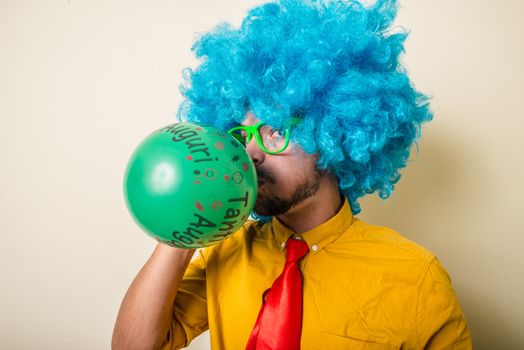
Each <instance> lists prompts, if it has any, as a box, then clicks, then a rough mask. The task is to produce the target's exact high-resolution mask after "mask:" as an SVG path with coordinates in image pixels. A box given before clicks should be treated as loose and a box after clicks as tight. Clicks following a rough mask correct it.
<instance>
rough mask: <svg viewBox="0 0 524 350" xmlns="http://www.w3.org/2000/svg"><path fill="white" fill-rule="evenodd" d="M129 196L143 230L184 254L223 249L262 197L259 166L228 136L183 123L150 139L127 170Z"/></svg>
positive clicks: (211, 128) (141, 147) (135, 216)
mask: <svg viewBox="0 0 524 350" xmlns="http://www.w3.org/2000/svg"><path fill="white" fill-rule="evenodd" d="M124 193H125V198H126V204H127V207H128V209H129V211H130V213H131V215H132V216H133V218H134V219H135V221H136V222H137V223H138V224H139V225H140V227H141V228H142V229H143V230H144V231H145V232H146V233H148V234H149V235H151V236H152V237H154V238H155V239H156V240H158V241H159V242H162V243H165V244H168V245H170V246H176V247H181V248H198V247H205V246H210V245H213V244H215V243H218V242H220V241H222V240H224V239H225V238H227V237H228V236H229V235H231V234H232V233H233V232H235V231H237V230H238V229H239V228H240V227H241V226H242V225H243V224H244V222H245V221H246V220H247V219H248V217H249V215H250V213H251V211H252V210H253V206H254V205H255V200H256V195H257V175H256V171H255V166H254V164H253V162H252V160H251V158H250V157H249V155H248V154H247V152H246V150H245V148H244V147H243V146H242V145H241V144H240V143H239V142H238V141H237V140H236V139H235V138H234V137H232V136H231V135H229V134H228V133H226V132H224V131H222V130H220V129H218V128H215V127H211V126H207V125H199V124H194V123H189V122H181V123H176V124H171V125H168V126H166V127H164V128H161V129H159V130H157V131H155V132H153V133H152V134H151V135H149V136H148V137H147V138H146V139H145V140H144V141H142V143H141V144H140V145H139V146H138V147H137V149H136V150H135V152H134V153H133V155H132V156H131V159H130V160H129V163H128V165H127V169H126V173H125V180H124Z"/></svg>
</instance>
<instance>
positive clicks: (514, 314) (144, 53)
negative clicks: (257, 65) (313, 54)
mask: <svg viewBox="0 0 524 350" xmlns="http://www.w3.org/2000/svg"><path fill="white" fill-rule="evenodd" d="M256 3H258V2H257V1H254V0H252V1H244V0H227V1H226V0H221V1H212V0H192V1H175V0H172V1H167V0H164V1H160V0H155V1H147V2H146V1H136V0H128V1H123V0H122V1H119V0H106V1H102V0H90V1H87V0H83V1H80V0H70V1H67V0H63V1H57V0H56V1H55V0H40V1H36V0H26V1H15V0H11V1H8V0H0V348H1V349H36V348H38V349H55V350H58V349H86V350H87V349H107V348H109V346H110V339H111V332H112V328H113V324H114V321H115V317H116V313H117V310H118V307H119V305H120V301H121V299H122V297H123V295H124V293H125V291H126V289H127V287H128V285H129V283H130V282H131V280H132V278H133V277H134V275H135V274H136V273H137V271H138V269H139V268H140V267H141V266H142V264H143V263H144V262H145V260H146V259H147V257H148V256H149V254H150V252H151V250H152V248H153V246H154V244H155V243H154V241H153V240H152V239H150V238H149V237H147V236H146V235H145V234H143V233H142V232H141V231H140V229H139V228H138V227H137V226H136V225H135V224H134V222H133V221H132V219H131V217H130V216H129V214H128V212H127V210H126V208H125V204H124V200H123V190H122V181H123V173H124V169H125V166H126V163H127V160H128V159H129V156H130V154H131V153H132V151H133V150H134V148H135V147H136V146H137V144H138V143H139V142H140V140H141V139H142V138H143V137H145V136H146V135H147V134H149V133H150V132H151V131H153V130H155V129H157V128H159V127H160V126H164V125H166V124H169V123H171V122H172V121H173V120H174V113H175V111H176V109H177V106H178V104H179V102H180V100H181V97H180V94H179V92H178V85H179V84H180V83H181V81H182V80H181V70H182V68H183V67H185V66H188V65H194V64H195V60H194V58H193V56H192V53H191V51H190V47H191V43H192V40H193V38H194V33H195V32H198V31H206V30H209V29H210V28H212V27H213V26H214V25H215V24H217V23H218V22H220V21H224V20H227V21H232V22H233V23H235V24H238V23H239V22H240V19H241V18H242V16H243V15H244V13H245V11H246V9H247V8H249V7H251V6H252V5H254V4H256ZM523 10H524V3H523V2H521V1H518V0H514V1H510V0H506V1H499V2H493V1H487V0H476V1H474V0H463V1H451V0H438V1H437V0H428V1H421V0H418V1H415V0H405V1H403V2H402V8H401V10H400V15H399V19H398V21H397V22H398V23H399V24H400V25H402V26H404V27H407V28H408V29H410V30H411V31H412V33H411V35H410V37H409V39H408V41H407V44H406V48H407V54H406V56H405V59H404V61H405V63H406V66H407V68H408V70H409V72H410V73H411V76H412V78H413V80H414V82H415V83H416V86H417V88H419V89H421V90H422V91H424V92H426V93H429V94H430V95H432V96H433V104H432V106H433V110H434V112H435V120H434V121H433V122H432V123H431V124H428V125H427V127H426V128H425V129H424V132H423V139H422V141H421V142H420V151H419V152H418V154H417V153H416V152H414V153H413V155H412V161H411V162H410V163H411V164H410V165H409V168H408V169H406V170H405V171H404V172H403V174H404V176H403V178H402V180H401V181H400V183H399V185H398V187H397V190H396V192H395V193H394V194H393V196H392V198H391V199H389V200H388V201H386V202H383V201H381V200H379V199H377V198H376V197H370V198H367V199H366V200H364V201H363V214H361V215H360V218H361V219H364V220H366V221H369V222H372V223H376V224H381V225H386V226H390V227H393V228H395V229H397V230H398V231H400V232H401V233H403V234H404V235H405V236H407V237H409V238H411V239H413V240H415V241H417V242H419V243H421V244H423V245H424V246H426V247H427V248H429V249H430V250H432V251H433V252H434V253H435V254H436V255H437V256H439V258H440V260H441V261H442V263H443V265H444V266H445V267H446V268H447V270H448V271H449V273H450V275H451V277H452V279H453V281H454V285H455V288H456V290H457V293H458V296H459V300H460V303H461V305H462V307H463V309H464V312H465V314H466V318H467V320H468V322H469V325H470V328H471V330H472V333H473V337H474V341H475V345H476V348H477V349H517V348H524V335H523V334H522V331H521V330H522V324H524V303H523V301H522V295H524V278H523V276H524V274H523V269H524V254H522V253H521V251H522V247H523V246H524V238H523V237H524V224H523V222H522V198H523V197H524V190H523V187H524V186H523V184H522V182H523V179H524V157H523V156H522V150H523V149H524V141H522V139H523V138H522V134H523V131H524V121H523V120H524V118H523V112H522V107H523V105H522V104H523V102H522V101H523V100H524V89H523V87H522V82H523V81H524V73H523V69H522V66H521V64H522V62H524V57H523V56H524V47H523V46H524V44H523V43H524V40H523V39H522V38H523V34H524V30H523V29H524V24H523V23H524V22H523V21H522V13H523ZM208 346H209V345H208V338H207V336H204V337H201V338H200V339H198V340H196V341H195V342H194V343H193V345H192V346H191V349H206V348H208Z"/></svg>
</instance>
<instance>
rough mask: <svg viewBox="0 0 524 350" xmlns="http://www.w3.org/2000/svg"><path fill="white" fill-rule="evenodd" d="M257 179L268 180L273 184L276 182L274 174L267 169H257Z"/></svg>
mask: <svg viewBox="0 0 524 350" xmlns="http://www.w3.org/2000/svg"><path fill="white" fill-rule="evenodd" d="M257 176H258V180H259V181H260V180H263V181H264V182H269V183H272V184H274V183H275V182H276V177H275V175H274V174H273V173H272V172H270V171H267V170H262V169H257Z"/></svg>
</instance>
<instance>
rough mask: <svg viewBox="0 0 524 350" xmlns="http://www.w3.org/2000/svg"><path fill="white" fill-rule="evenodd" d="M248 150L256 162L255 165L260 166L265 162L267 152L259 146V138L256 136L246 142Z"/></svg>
mask: <svg viewBox="0 0 524 350" xmlns="http://www.w3.org/2000/svg"><path fill="white" fill-rule="evenodd" d="M246 151H247V153H248V154H249V156H250V157H251V160H252V161H253V163H255V166H259V165H260V164H262V163H263V162H264V159H265V157H266V154H265V153H264V151H262V150H261V149H260V147H258V143H257V140H256V139H255V138H254V137H252V138H251V140H250V141H249V142H248V143H247V144H246Z"/></svg>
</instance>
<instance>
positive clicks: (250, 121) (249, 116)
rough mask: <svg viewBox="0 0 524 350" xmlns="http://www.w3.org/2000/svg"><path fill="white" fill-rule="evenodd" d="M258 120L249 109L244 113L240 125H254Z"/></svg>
mask: <svg viewBox="0 0 524 350" xmlns="http://www.w3.org/2000/svg"><path fill="white" fill-rule="evenodd" d="M259 121H260V120H259V119H258V118H257V117H256V116H255V115H254V114H253V112H251V111H249V112H247V113H246V116H245V118H244V120H243V121H242V123H240V125H246V126H247V125H254V124H256V123H258V122H259Z"/></svg>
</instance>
